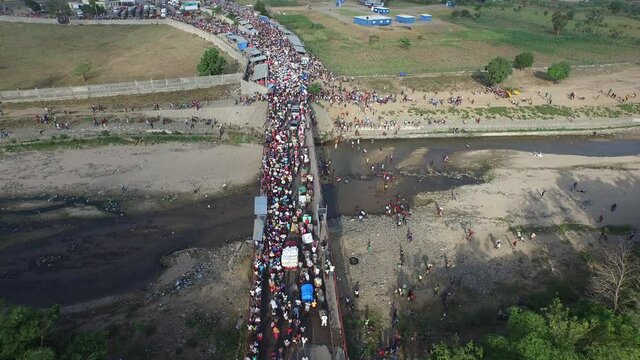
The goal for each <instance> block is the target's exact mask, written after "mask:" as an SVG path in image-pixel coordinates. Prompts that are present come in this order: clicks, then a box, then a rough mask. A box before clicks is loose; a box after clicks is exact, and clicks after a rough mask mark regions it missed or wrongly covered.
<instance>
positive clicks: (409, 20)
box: [396, 15, 416, 24]
mask: <svg viewBox="0 0 640 360" xmlns="http://www.w3.org/2000/svg"><path fill="white" fill-rule="evenodd" d="M396 21H397V22H399V23H402V24H413V23H414V22H416V17H415V16H411V15H396Z"/></svg>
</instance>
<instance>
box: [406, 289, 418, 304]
mask: <svg viewBox="0 0 640 360" xmlns="http://www.w3.org/2000/svg"><path fill="white" fill-rule="evenodd" d="M415 299H416V293H415V291H413V288H410V289H409V293H408V294H407V300H408V301H409V302H413V301H414V300H415Z"/></svg>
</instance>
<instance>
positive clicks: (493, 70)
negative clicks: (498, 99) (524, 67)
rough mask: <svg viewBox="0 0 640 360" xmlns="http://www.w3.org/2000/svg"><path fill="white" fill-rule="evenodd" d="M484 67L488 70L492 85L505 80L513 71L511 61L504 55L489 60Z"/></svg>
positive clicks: (489, 80) (488, 79)
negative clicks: (503, 56)
mask: <svg viewBox="0 0 640 360" xmlns="http://www.w3.org/2000/svg"><path fill="white" fill-rule="evenodd" d="M484 69H485V71H486V72H487V81H488V82H489V84H490V85H495V84H499V83H501V82H503V81H505V80H506V79H507V77H509V75H511V72H512V71H513V69H512V68H511V63H510V62H509V61H507V59H505V58H502V57H497V58H495V59H493V60H491V61H489V64H488V65H487V66H486V67H485V68H484Z"/></svg>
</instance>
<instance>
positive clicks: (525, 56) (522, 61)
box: [513, 51, 533, 70]
mask: <svg viewBox="0 0 640 360" xmlns="http://www.w3.org/2000/svg"><path fill="white" fill-rule="evenodd" d="M531 66H533V53H531V52H528V51H527V52H523V53H520V54H518V55H516V58H515V59H514V60H513V67H515V68H516V69H520V70H522V69H524V68H528V67H531Z"/></svg>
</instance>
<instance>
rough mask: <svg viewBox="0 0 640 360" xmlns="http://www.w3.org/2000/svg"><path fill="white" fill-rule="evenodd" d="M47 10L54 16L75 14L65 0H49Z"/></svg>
mask: <svg viewBox="0 0 640 360" xmlns="http://www.w3.org/2000/svg"><path fill="white" fill-rule="evenodd" d="M47 12H48V13H49V15H53V16H58V15H71V14H73V13H72V12H71V8H70V7H69V5H67V3H66V2H65V1H64V0H47Z"/></svg>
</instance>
